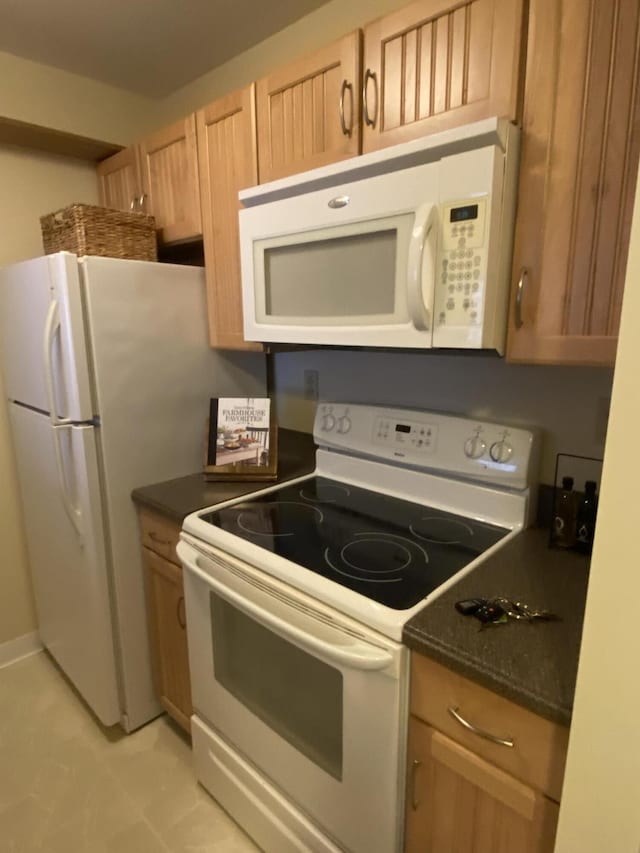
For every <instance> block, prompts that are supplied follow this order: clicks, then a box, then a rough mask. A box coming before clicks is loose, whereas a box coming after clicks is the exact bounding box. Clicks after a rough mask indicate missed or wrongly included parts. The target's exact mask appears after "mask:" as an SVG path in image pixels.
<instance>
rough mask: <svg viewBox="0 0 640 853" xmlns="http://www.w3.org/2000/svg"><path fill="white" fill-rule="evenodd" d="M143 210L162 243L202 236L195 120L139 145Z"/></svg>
mask: <svg viewBox="0 0 640 853" xmlns="http://www.w3.org/2000/svg"><path fill="white" fill-rule="evenodd" d="M139 149H140V169H141V174H142V188H143V209H144V211H145V213H151V214H153V216H154V217H155V220H156V227H157V228H158V230H159V232H160V233H159V237H160V240H161V241H162V242H163V243H178V242H182V241H185V240H191V239H193V238H195V237H199V236H200V235H201V234H202V220H201V217H200V188H199V183H198V152H197V146H196V117H195V115H194V114H192V115H189V116H187V117H186V118H184V119H180V121H177V122H175V123H174V124H172V125H170V126H169V127H165V128H163V129H162V130H159V131H157V132H156V133H152V134H151V135H149V136H147V137H145V138H144V139H143V140H141V141H140V143H139Z"/></svg>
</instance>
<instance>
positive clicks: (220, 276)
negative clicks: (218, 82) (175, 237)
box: [196, 85, 262, 349]
mask: <svg viewBox="0 0 640 853" xmlns="http://www.w3.org/2000/svg"><path fill="white" fill-rule="evenodd" d="M196 121H197V134H198V160H199V167H200V194H201V198H202V223H203V237H204V254H205V264H206V276H207V305H208V313H209V334H210V342H211V346H212V347H219V348H223V349H224V348H226V349H262V346H261V344H257V343H252V342H248V341H245V340H244V338H243V329H242V287H241V279H240V241H239V235H238V210H239V208H240V202H239V201H238V192H239V190H241V189H244V188H245V187H249V186H252V185H254V184H256V183H257V181H258V162H257V153H256V126H255V87H254V86H253V85H251V86H248V87H247V88H246V89H242V90H240V91H238V92H234V93H232V94H230V95H226V96H225V97H223V98H220V100H218V101H216V102H215V103H213V104H210V105H209V106H208V107H206V108H205V109H203V110H199V111H198V113H197V114H196Z"/></svg>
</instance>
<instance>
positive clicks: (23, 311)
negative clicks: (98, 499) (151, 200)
mask: <svg viewBox="0 0 640 853" xmlns="http://www.w3.org/2000/svg"><path fill="white" fill-rule="evenodd" d="M0 359H1V361H2V370H3V373H4V380H5V389H6V393H7V397H8V398H9V399H10V400H16V401H18V402H20V403H23V404H25V405H27V406H30V407H31V408H34V409H38V410H39V411H41V412H47V413H50V414H51V415H52V420H55V421H60V422H65V421H74V422H80V421H90V420H91V419H92V417H93V414H94V412H93V406H92V403H91V387H90V383H89V369H88V364H87V346H86V341H85V331H84V320H83V311H82V299H81V293H80V279H79V274H78V263H77V258H76V256H75V255H71V254H69V253H68V252H60V253H58V254H56V255H49V256H47V257H43V258H35V259H33V260H31V261H24V262H23V263H21V264H14V265H13V266H9V267H5V268H4V269H2V270H0Z"/></svg>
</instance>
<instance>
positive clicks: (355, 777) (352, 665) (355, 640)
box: [178, 541, 407, 853]
mask: <svg viewBox="0 0 640 853" xmlns="http://www.w3.org/2000/svg"><path fill="white" fill-rule="evenodd" d="M178 553H179V555H180V558H181V560H182V562H183V565H184V566H185V569H186V571H185V599H186V606H187V621H188V625H189V661H190V668H191V683H192V691H193V705H194V711H195V714H196V715H197V716H198V717H200V718H202V719H203V720H204V721H205V722H206V723H208V724H209V725H210V726H211V727H212V728H213V729H214V730H216V731H217V732H219V733H220V734H221V735H222V736H223V737H224V739H225V740H226V741H227V742H229V743H230V744H231V745H232V746H233V747H234V748H235V749H236V750H237V751H238V752H239V753H240V754H241V755H242V756H244V757H245V758H248V759H249V760H250V761H251V762H252V763H253V765H255V766H256V767H257V768H258V770H259V771H260V772H261V773H262V774H263V775H264V776H265V777H267V779H268V780H271V781H272V782H273V783H274V784H275V786H277V788H278V789H279V790H280V791H281V792H282V793H283V794H284V795H285V796H286V797H288V798H289V799H290V800H291V801H292V802H293V803H294V804H295V805H296V806H297V807H298V808H299V809H300V810H301V811H303V812H305V813H306V814H307V815H308V816H309V817H310V818H311V819H312V820H313V821H315V822H316V823H317V824H318V826H319V827H320V828H321V829H322V830H323V831H324V832H326V833H327V834H328V835H329V836H330V837H332V838H333V839H334V840H335V841H337V842H338V843H339V844H340V845H341V846H343V847H345V848H347V849H348V850H350V851H353V853H358V851H363V852H364V851H367V853H378V852H379V853H389V851H396V850H399V848H400V841H401V820H400V816H401V809H402V788H403V783H402V780H403V778H404V774H403V769H402V768H403V765H404V754H405V723H406V719H405V718H406V713H407V709H406V701H407V700H406V690H407V650H406V649H404V648H403V647H402V646H399V645H397V644H395V643H392V642H391V641H388V640H386V639H385V638H383V637H378V635H374V634H372V633H369V632H367V631H366V630H365V629H361V628H360V627H359V626H357V623H350V620H348V619H346V618H344V619H343V618H342V617H339V616H338V615H337V614H332V613H331V611H329V610H328V609H327V608H323V607H322V606H321V605H318V604H317V602H314V601H313V600H312V599H310V598H308V597H307V596H304V595H302V594H301V593H298V592H294V591H293V590H291V589H290V588H288V587H286V586H285V585H283V584H281V583H279V582H278V581H276V580H275V579H272V578H268V577H267V576H266V575H264V573H260V572H257V571H256V570H255V569H252V568H251V567H249V566H246V565H244V564H242V563H240V562H239V561H237V560H235V559H233V558H231V557H229V556H228V555H226V554H224V555H223V554H221V553H219V552H216V551H215V550H213V549H211V551H210V553H208V554H207V556H205V555H204V554H203V553H202V552H200V551H199V550H196V549H195V548H193V547H192V546H191V545H190V544H187V542H185V541H182V542H181V543H180V545H179V547H178ZM353 626H355V628H354V627H353ZM373 639H375V642H372V640H373Z"/></svg>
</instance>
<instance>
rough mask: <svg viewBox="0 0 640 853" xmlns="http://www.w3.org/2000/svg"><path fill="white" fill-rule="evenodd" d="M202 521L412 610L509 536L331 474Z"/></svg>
mask: <svg viewBox="0 0 640 853" xmlns="http://www.w3.org/2000/svg"><path fill="white" fill-rule="evenodd" d="M200 517H201V518H202V519H203V520H204V521H206V522H209V523H210V524H213V525H214V526H216V527H219V528H221V529H222V530H226V531H228V532H229V533H233V534H234V535H235V536H240V537H241V538H242V539H246V540H248V541H249V542H252V543H254V544H255V545H258V546H259V547H261V548H264V549H265V550H267V551H271V552H273V553H274V554H277V555H278V556H280V557H284V558H285V559H287V560H290V561H291V562H292V563H297V564H298V565H299V566H302V567H304V568H305V569H308V570H309V571H312V572H316V573H318V574H320V575H323V576H324V577H326V578H329V579H330V580H332V581H335V582H336V583H338V584H341V585H342V586H345V587H348V588H349V589H352V590H354V591H355V592H358V593H360V594H361V595H364V596H366V597H367V598H371V599H373V600H374V601H377V602H379V603H381V604H384V605H385V606H387V607H391V608H393V609H395V610H405V609H407V608H409V607H413V605H414V604H417V603H418V602H419V601H421V600H422V599H423V598H425V597H426V596H427V595H429V593H430V592H432V591H433V590H434V589H436V588H437V587H439V586H440V585H441V584H443V583H444V582H445V581H447V580H448V579H449V578H450V577H451V576H452V575H454V574H455V573H456V572H458V571H459V570H460V569H462V568H463V567H464V566H466V565H467V564H468V563H470V562H471V561H472V560H474V559H475V558H476V557H477V556H478V555H479V554H482V553H483V552H484V551H486V550H487V548H489V547H490V546H491V545H493V544H495V543H496V542H498V541H499V540H500V539H502V538H503V537H504V536H506V535H507V533H509V530H508V529H507V528H503V527H497V526H495V525H492V524H486V523H484V522H478V521H472V520H470V519H468V518H466V517H464V516H461V515H454V514H453V513H450V512H443V511H441V510H437V509H433V508H431V507H429V506H424V505H422V504H415V503H411V502H410V501H405V500H400V499H398V498H393V497H389V496H387V495H382V494H378V493H377V492H371V491H368V490H367V489H361V488H357V487H355V486H351V485H346V484H344V483H339V482H337V481H334V480H329V479H326V478H324V477H311V478H310V479H308V480H305V481H303V482H300V483H295V484H290V485H285V486H282V487H281V488H279V489H274V490H273V491H272V492H269V493H267V494H265V495H261V496H260V497H253V498H249V499H247V500H246V501H241V502H239V503H235V504H233V505H231V506H228V507H225V508H223V509H219V510H214V511H212V512H207V513H203V514H202V515H201V516H200Z"/></svg>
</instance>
